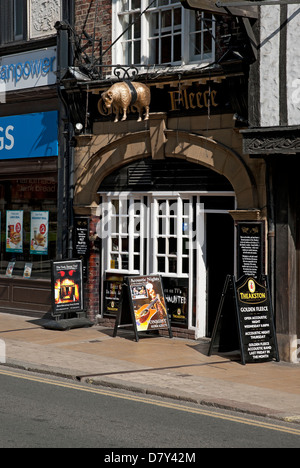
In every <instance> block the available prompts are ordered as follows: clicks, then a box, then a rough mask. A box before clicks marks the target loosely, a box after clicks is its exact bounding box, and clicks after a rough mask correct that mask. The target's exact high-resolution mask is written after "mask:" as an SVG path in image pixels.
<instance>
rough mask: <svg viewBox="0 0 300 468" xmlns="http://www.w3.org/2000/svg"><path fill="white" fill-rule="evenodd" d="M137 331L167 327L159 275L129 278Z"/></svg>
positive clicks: (166, 314)
mask: <svg viewBox="0 0 300 468" xmlns="http://www.w3.org/2000/svg"><path fill="white" fill-rule="evenodd" d="M129 288H130V296H131V301H132V304H133V311H134V317H135V323H136V328H137V331H138V332H139V331H148V330H161V329H168V328H169V322H168V313H167V308H166V303H165V298H164V294H163V289H162V284H161V280H160V277H159V276H143V277H132V278H129Z"/></svg>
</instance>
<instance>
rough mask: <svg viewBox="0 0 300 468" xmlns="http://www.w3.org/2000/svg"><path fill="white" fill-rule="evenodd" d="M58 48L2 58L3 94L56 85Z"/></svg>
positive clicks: (0, 82)
mask: <svg viewBox="0 0 300 468" xmlns="http://www.w3.org/2000/svg"><path fill="white" fill-rule="evenodd" d="M56 69H57V65H56V47H51V48H49V49H42V50H36V51H31V52H25V53H23V54H18V55H8V56H5V57H2V58H0V89H1V91H2V92H9V91H17V90H19V89H26V88H36V87H39V86H49V85H53V84H55V83H56V74H55V72H56Z"/></svg>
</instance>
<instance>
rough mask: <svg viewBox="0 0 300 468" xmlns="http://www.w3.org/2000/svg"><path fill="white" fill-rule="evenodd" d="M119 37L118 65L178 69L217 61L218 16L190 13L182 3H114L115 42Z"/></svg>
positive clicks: (145, 0)
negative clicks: (216, 26) (160, 66)
mask: <svg viewBox="0 0 300 468" xmlns="http://www.w3.org/2000/svg"><path fill="white" fill-rule="evenodd" d="M123 32H124V34H123V35H122V33H123ZM120 36H121V37H120ZM118 37H119V40H118V41H117V42H116V44H115V46H114V49H113V63H114V64H121V65H166V66H178V65H188V64H190V63H201V62H212V61H214V56H215V52H214V50H215V39H214V38H215V19H214V16H213V15H212V14H211V13H208V12H203V11H201V12H200V11H198V12H196V11H193V10H187V9H185V8H183V7H182V6H181V2H178V0H154V1H153V0H113V40H116V39H117V38H118Z"/></svg>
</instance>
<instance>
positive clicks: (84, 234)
mask: <svg viewBox="0 0 300 468" xmlns="http://www.w3.org/2000/svg"><path fill="white" fill-rule="evenodd" d="M88 255H89V219H88V218H79V217H76V218H75V219H74V257H75V258H78V259H80V260H82V265H83V278H84V280H87V277H88Z"/></svg>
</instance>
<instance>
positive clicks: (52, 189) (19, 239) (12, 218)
mask: <svg viewBox="0 0 300 468" xmlns="http://www.w3.org/2000/svg"><path fill="white" fill-rule="evenodd" d="M56 179H57V178H56V176H45V177H42V176H41V177H39V178H36V177H34V178H33V177H32V178H20V179H16V180H10V181H0V213H1V219H0V221H1V251H0V274H1V275H6V273H7V268H8V266H9V265H10V264H11V265H12V266H13V271H12V275H13V276H19V277H22V276H24V273H25V267H26V266H28V267H29V268H28V269H27V275H29V276H30V277H31V278H33V279H34V278H45V279H50V277H51V269H50V262H51V260H53V259H55V257H56V235H57V180H56ZM38 212H40V213H41V216H40V220H39V219H38V217H37V213H38ZM18 217H19V218H20V219H19V220H18V219H17V218H18ZM28 272H29V273H28ZM25 277H26V275H25ZM27 277H28V276H27Z"/></svg>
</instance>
